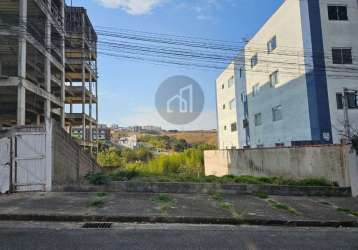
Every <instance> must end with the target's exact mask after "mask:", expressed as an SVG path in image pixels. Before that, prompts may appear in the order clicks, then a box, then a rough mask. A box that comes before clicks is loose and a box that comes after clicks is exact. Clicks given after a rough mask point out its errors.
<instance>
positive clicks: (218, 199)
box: [210, 192, 241, 220]
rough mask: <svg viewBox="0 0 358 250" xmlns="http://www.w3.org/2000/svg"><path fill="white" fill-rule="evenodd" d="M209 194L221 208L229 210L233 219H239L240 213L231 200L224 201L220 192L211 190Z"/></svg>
mask: <svg viewBox="0 0 358 250" xmlns="http://www.w3.org/2000/svg"><path fill="white" fill-rule="evenodd" d="M210 196H211V198H212V199H213V200H215V201H216V202H218V204H219V206H220V207H221V208H222V209H225V210H227V211H229V212H230V213H231V214H232V216H233V217H234V218H235V219H237V220H240V219H241V215H240V213H238V212H237V211H236V209H235V207H234V204H232V203H231V202H228V201H226V200H225V198H224V197H223V196H222V194H221V193H218V192H212V193H210Z"/></svg>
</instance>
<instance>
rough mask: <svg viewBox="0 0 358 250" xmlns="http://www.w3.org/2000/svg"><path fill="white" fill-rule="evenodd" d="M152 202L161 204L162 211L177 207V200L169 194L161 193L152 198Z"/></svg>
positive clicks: (165, 211)
mask: <svg viewBox="0 0 358 250" xmlns="http://www.w3.org/2000/svg"><path fill="white" fill-rule="evenodd" d="M152 202H153V203H154V204H156V205H159V209H160V211H161V212H162V213H167V212H168V210H169V209H170V208H173V207H175V200H174V199H173V198H171V197H170V196H169V195H167V194H159V195H156V196H154V197H153V198H152Z"/></svg>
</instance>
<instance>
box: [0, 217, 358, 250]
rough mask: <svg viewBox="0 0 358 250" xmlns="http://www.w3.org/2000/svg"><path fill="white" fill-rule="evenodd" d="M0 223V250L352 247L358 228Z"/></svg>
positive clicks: (357, 242) (357, 241) (357, 238)
mask: <svg viewBox="0 0 358 250" xmlns="http://www.w3.org/2000/svg"><path fill="white" fill-rule="evenodd" d="M82 225H83V223H30V222H24V223H21V222H0V249H1V250H10V249H11V250H20V249H21V250H23V249H24V250H48V249H50V250H57V249H61V250H62V249H63V250H68V249H76V250H82V249H83V250H92V249H93V250H100V249H115V250H117V249H140V250H143V249H163V250H167V249H253V250H256V249H275V250H277V249H315V250H317V249H324V250H328V249H354V250H357V249H358V228H293V227H257V226H225V225H180V224H117V223H116V224H113V226H112V228H111V229H83V228H81V227H82Z"/></svg>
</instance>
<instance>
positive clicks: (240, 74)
mask: <svg viewBox="0 0 358 250" xmlns="http://www.w3.org/2000/svg"><path fill="white" fill-rule="evenodd" d="M240 78H242V68H240Z"/></svg>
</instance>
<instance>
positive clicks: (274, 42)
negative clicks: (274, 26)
mask: <svg viewBox="0 0 358 250" xmlns="http://www.w3.org/2000/svg"><path fill="white" fill-rule="evenodd" d="M276 48H277V38H276V36H274V37H273V38H272V39H271V40H270V41H269V42H268V43H267V52H268V53H269V54H270V53H272V51H274V50H275V49H276Z"/></svg>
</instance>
